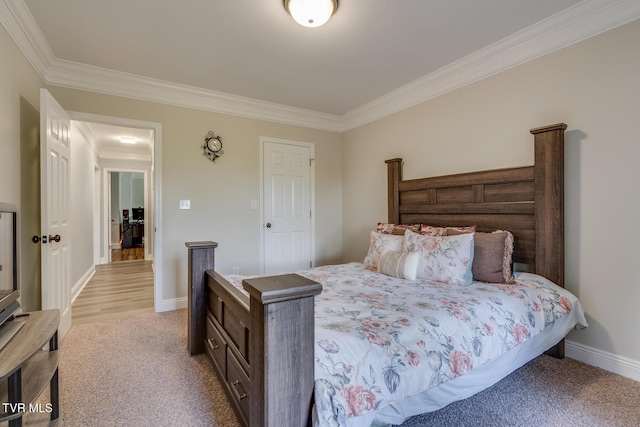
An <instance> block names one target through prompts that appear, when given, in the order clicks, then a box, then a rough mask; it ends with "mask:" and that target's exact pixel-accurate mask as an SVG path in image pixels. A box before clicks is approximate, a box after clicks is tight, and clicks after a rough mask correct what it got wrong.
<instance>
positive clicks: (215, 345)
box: [209, 338, 220, 350]
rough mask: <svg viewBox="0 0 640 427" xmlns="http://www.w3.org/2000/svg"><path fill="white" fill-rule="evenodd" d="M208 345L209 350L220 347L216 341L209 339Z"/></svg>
mask: <svg viewBox="0 0 640 427" xmlns="http://www.w3.org/2000/svg"><path fill="white" fill-rule="evenodd" d="M209 344H211V348H213V349H214V350H217V349H219V348H220V346H219V345H218V344H217V343H216V340H214V339H213V338H209Z"/></svg>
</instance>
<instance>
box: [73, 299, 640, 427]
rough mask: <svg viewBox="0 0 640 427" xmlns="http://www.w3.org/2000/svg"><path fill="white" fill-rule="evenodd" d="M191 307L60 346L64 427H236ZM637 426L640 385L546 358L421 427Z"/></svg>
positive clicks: (408, 424)
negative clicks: (193, 340) (195, 333)
mask: <svg viewBox="0 0 640 427" xmlns="http://www.w3.org/2000/svg"><path fill="white" fill-rule="evenodd" d="M186 332H187V316H186V310H178V311H174V312H168V313H160V314H142V315H138V316H135V317H131V318H126V319H120V320H108V321H102V322H99V323H87V324H82V325H78V326H74V327H73V328H72V329H71V331H70V332H69V333H68V335H67V336H66V337H65V338H64V340H63V341H62V343H61V344H60V352H61V355H60V357H61V360H60V387H61V388H60V397H61V405H62V421H63V424H62V425H63V426H65V427H66V426H68V427H74V426H82V427H86V426H91V427H94V426H95V427H101V426H105V427H106V426H109V427H111V426H156V427H157V426H203V427H205V426H212V427H217V426H220V427H222V426H224V427H227V426H229V427H235V426H239V423H238V421H237V418H236V416H235V414H234V413H233V411H232V409H231V406H230V403H229V401H228V400H227V397H226V395H225V393H224V390H223V388H222V386H221V384H220V381H219V380H218V378H217V377H216V375H215V373H214V372H213V368H212V366H211V362H210V361H209V360H208V359H207V358H206V357H205V356H204V355H200V356H196V357H189V355H188V352H187V336H186ZM533 425H535V426H594V427H595V426H597V427H604V426H625V427H626V426H640V382H637V381H633V380H630V379H628V378H624V377H621V376H619V375H615V374H612V373H610V372H607V371H604V370H602V369H599V368H595V367H593V366H589V365H585V364H583V363H580V362H577V361H575V360H572V359H568V358H566V359H563V360H558V359H553V358H551V357H547V356H541V357H539V358H537V359H535V360H533V361H532V362H530V363H529V364H527V365H525V366H524V367H522V368H521V369H519V370H517V371H516V372H514V373H513V374H511V375H509V376H508V377H507V378H505V379H503V380H502V381H500V382H499V383H497V384H496V385H494V386H493V387H490V388H489V389H487V390H485V391H483V392H481V393H478V394H477V395H475V396H473V397H471V398H469V399H466V400H463V401H460V402H455V403H453V404H451V405H449V406H448V407H446V408H444V409H442V410H440V411H437V412H434V413H431V414H425V415H420V416H417V417H413V418H411V419H409V420H407V421H405V423H403V424H402V427H417V426H497V427H501V426H533Z"/></svg>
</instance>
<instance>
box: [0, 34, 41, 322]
mask: <svg viewBox="0 0 640 427" xmlns="http://www.w3.org/2000/svg"><path fill="white" fill-rule="evenodd" d="M0 58H1V59H0V200H1V201H3V202H7V203H14V204H16V205H18V207H19V209H20V220H21V223H20V237H21V239H20V240H21V241H22V242H24V243H22V244H21V247H20V279H21V303H22V306H23V307H24V308H25V309H27V310H35V309H38V308H39V307H40V252H39V246H38V245H34V244H32V243H31V242H30V241H29V240H28V239H30V238H31V236H32V235H33V234H34V233H36V234H37V233H38V230H39V228H40V225H39V224H40V209H39V207H40V195H39V188H40V183H39V179H40V174H39V157H38V153H39V151H38V150H39V148H38V147H39V146H38V141H39V115H38V110H39V105H40V101H39V100H40V94H39V90H40V87H41V86H42V80H41V79H40V78H39V77H38V75H37V73H36V72H35V71H34V69H33V68H32V67H31V65H30V64H29V63H28V62H27V60H26V59H25V57H24V56H23V55H22V53H21V52H20V50H18V48H17V46H16V45H15V43H13V41H12V40H11V38H10V37H9V35H8V34H7V33H6V31H5V30H4V28H3V27H1V26H0ZM34 154H35V157H33V155H34Z"/></svg>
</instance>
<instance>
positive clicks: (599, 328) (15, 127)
mask: <svg viewBox="0 0 640 427" xmlns="http://www.w3.org/2000/svg"><path fill="white" fill-rule="evenodd" d="M638 40H640V21H637V22H633V23H631V24H628V25H626V26H624V27H621V28H619V29H616V30H613V31H610V32H608V33H605V34H602V35H600V36H597V37H595V38H592V39H589V40H587V41H585V42H582V43H580V44H578V45H575V46H572V47H569V48H566V49H564V50H562V51H559V52H556V53H554V54H551V55H548V56H545V57H543V58H540V59H538V60H536V61H532V62H530V63H528V64H525V65H522V66H520V67H517V68H514V69H512V70H510V71H507V72H504V73H501V74H499V75H496V76H494V77H492V78H489V79H485V80H483V81H480V82H478V83H475V84H473V85H470V86H468V87H465V88H463V89H460V90H458V91H455V92H453V93H450V94H447V95H444V96H441V97H439V98H436V99H434V100H431V101H429V102H426V103H423V104H421V105H418V106H415V107H413V108H411V109H408V110H406V111H403V112H400V113H397V114H395V115H392V116H389V117H386V118H384V119H381V120H378V121H376V122H374V123H371V124H369V125H365V126H362V127H360V128H358V129H355V130H352V131H349V132H347V133H345V134H344V135H342V136H341V135H339V134H336V133H331V132H323V131H317V130H310V129H305V128H301V127H295V126H286V125H280V124H274V123H268V122H262V121H257V120H250V119H245V118H240V117H233V116H227V115H223V114H214V113H208V112H203V111H197V110H191V109H186V108H179V107H174V106H168V105H161V104H155V103H150V102H143V101H135V100H130V99H125V98H119V97H112V96H106V95H100V94H93V93H88V92H82V91H75V90H69V89H64V88H49V89H50V91H51V92H52V94H53V95H54V96H55V97H56V98H57V99H58V101H59V102H60V103H61V104H62V105H63V106H64V107H65V108H67V109H69V110H73V111H79V112H87V113H94V114H102V115H109V116H116V117H125V118H131V119H138V120H145V121H151V122H157V123H161V124H162V133H163V141H162V142H163V146H162V156H163V161H162V165H161V167H162V172H163V178H162V179H163V185H162V209H163V223H162V224H161V226H160V228H159V232H160V233H162V236H163V239H164V240H163V256H162V259H156V263H162V266H163V272H164V281H163V283H162V288H163V298H166V299H170V298H176V297H184V296H185V295H186V250H185V248H184V242H185V241H189V240H209V239H211V240H216V241H218V242H219V243H220V247H219V250H218V252H217V263H218V265H219V266H220V268H221V270H222V271H223V272H228V271H230V269H231V268H232V266H238V267H239V268H240V270H241V272H243V273H253V272H256V271H257V268H258V263H259V260H258V256H259V248H258V244H257V243H258V239H259V227H260V224H259V223H258V211H254V210H251V209H250V208H249V206H250V201H251V200H254V199H255V200H257V199H259V172H258V171H259V165H258V139H259V137H260V136H269V137H275V138H283V139H291V140H299V141H305V142H312V143H314V144H315V147H316V219H315V221H316V260H317V262H318V263H319V264H324V263H333V262H338V261H351V260H361V259H362V258H363V257H364V255H365V252H366V247H367V239H368V232H369V230H370V229H371V228H372V227H373V225H374V224H375V222H376V221H379V220H384V219H385V218H386V200H385V193H386V177H385V172H386V168H385V164H384V160H385V159H387V158H391V157H403V158H404V159H405V169H404V171H405V178H412V177H418V176H425V175H439V174H444V173H454V172H464V171H472V170H477V169H485V168H499V167H508V166H519V165H528V164H531V163H532V160H533V148H532V137H531V135H530V134H529V132H528V130H529V129H530V128H532V127H537V126H541V125H547V124H551V123H557V122H565V123H567V124H568V125H569V128H568V131H567V134H566V243H567V245H566V255H567V256H566V261H567V265H566V283H567V288H569V289H570V290H572V291H573V292H575V293H576V294H577V295H578V296H579V297H580V299H581V300H582V302H583V304H584V306H585V310H586V312H587V317H588V320H589V323H590V327H589V328H588V329H586V330H584V331H580V332H574V333H571V335H570V339H571V340H572V341H573V342H576V343H579V344H584V345H586V346H589V347H592V348H594V349H596V350H598V351H603V352H610V353H612V354H614V355H617V356H621V357H623V358H629V359H630V360H632V361H640V341H638V340H637V339H635V337H636V336H637V330H638V328H640V311H639V310H637V305H638V301H640V283H639V280H638V274H637V273H636V270H635V268H634V267H635V262H636V260H635V258H636V257H637V254H638V250H637V242H638V241H639V240H640V230H639V229H638V227H637V226H636V225H635V223H636V222H637V214H636V212H638V210H639V209H640V200H639V196H638V191H637V188H636V187H637V184H638V182H640V168H638V166H637V165H636V163H637V159H639V158H640V144H639V141H638V130H637V129H638V127H637V122H638V112H639V111H640V49H638ZM0 55H1V57H2V61H0V200H2V201H6V202H13V203H19V204H20V201H21V200H23V203H22V205H21V209H22V210H25V209H26V208H28V209H29V213H30V215H31V216H32V217H33V216H34V215H35V210H34V208H33V205H34V204H36V203H37V201H35V200H30V201H28V202H27V201H26V200H27V199H28V195H27V194H28V193H29V191H27V190H29V189H33V188H36V190H37V187H34V186H35V185H36V183H34V182H30V180H31V179H32V177H33V174H29V173H28V171H29V170H30V169H33V170H36V168H37V165H35V166H34V164H35V163H34V161H33V159H32V158H29V157H28V156H26V155H25V156H23V157H22V158H21V154H20V152H21V150H23V152H24V153H29V152H30V151H29V150H31V151H33V147H32V146H33V142H34V141H35V134H34V129H35V128H37V121H36V120H37V119H36V118H37V114H36V113H37V111H38V110H39V107H38V105H39V93H38V90H39V88H40V87H41V86H42V81H41V80H40V79H39V78H38V76H37V74H36V73H35V72H34V70H33V68H32V67H31V66H30V65H29V64H28V63H27V62H26V61H25V59H24V57H23V56H22V54H21V53H20V52H19V51H18V49H17V47H16V46H15V44H14V43H13V42H12V41H11V40H10V38H9V37H8V36H7V34H6V32H5V31H4V30H3V29H1V28H0ZM209 130H214V131H215V132H216V133H217V134H220V135H222V136H223V140H224V142H225V155H224V156H223V158H222V159H220V160H219V161H218V162H217V163H216V164H212V163H210V162H208V161H207V160H205V159H204V158H203V157H202V155H201V150H200V145H201V143H202V139H203V137H204V135H205V134H206V132H207V131H209ZM341 144H342V145H341ZM25 147H31V148H28V149H25ZM341 149H342V151H341ZM19 165H20V166H19ZM31 194H33V192H32V191H31ZM180 199H190V200H191V205H192V209H191V210H190V211H180V210H179V209H178V201H179V200H180ZM35 209H37V207H36V208H35ZM25 214H26V213H25V212H23V217H25ZM38 219H39V218H38ZM23 246H25V245H23ZM25 247H26V246H25ZM36 256H37V254H36V255H31V256H28V257H27V256H24V255H23V260H22V268H21V272H22V274H23V279H24V276H26V274H25V268H24V266H25V264H28V263H33V264H34V266H35V265H36V264H37V263H36V262H35V259H36V258H35V257H36ZM30 271H31V273H30V274H32V275H33V270H32V269H31V270H30ZM36 276H37V274H36ZM35 280H37V278H36V277H35V276H34V277H33V280H27V281H26V283H25V280H23V305H25V301H24V300H25V299H26V300H27V303H26V305H28V306H30V307H29V308H30V309H33V308H37V304H39V284H35ZM636 363H638V362H636Z"/></svg>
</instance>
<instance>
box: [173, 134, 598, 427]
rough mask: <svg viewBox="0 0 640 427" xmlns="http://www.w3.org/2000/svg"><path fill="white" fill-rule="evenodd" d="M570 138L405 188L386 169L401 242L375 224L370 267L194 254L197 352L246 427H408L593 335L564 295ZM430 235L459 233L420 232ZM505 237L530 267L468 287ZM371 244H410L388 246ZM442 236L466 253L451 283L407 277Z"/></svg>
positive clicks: (204, 249) (191, 327)
mask: <svg viewBox="0 0 640 427" xmlns="http://www.w3.org/2000/svg"><path fill="white" fill-rule="evenodd" d="M565 129H566V125H565V124H562V123H561V124H557V125H551V126H545V127H541V128H536V129H532V130H531V133H532V134H533V135H534V144H535V150H534V152H535V161H534V165H533V166H530V167H518V168H509V169H500V170H491V171H480V172H473V173H465V174H457V175H449V176H443V177H429V178H421V179H413V180H403V179H402V160H401V159H391V160H387V162H386V163H387V170H388V219H387V221H388V222H387V223H386V224H385V226H390V227H392V229H394V231H389V232H385V231H384V229H380V225H378V229H377V230H376V232H375V233H374V232H372V234H371V242H372V244H371V245H370V248H369V254H368V255H367V258H365V262H364V263H348V264H344V265H339V266H323V267H318V268H314V269H310V270H305V271H300V272H295V273H290V274H283V275H277V276H269V277H249V278H242V277H237V276H226V277H223V276H222V275H220V274H218V273H217V272H216V271H215V268H214V267H215V250H216V247H217V244H216V243H215V242H188V243H186V246H187V248H188V263H189V277H188V281H189V314H188V319H189V321H188V349H189V352H190V354H192V355H195V354H201V353H203V352H204V353H206V354H207V355H208V356H209V358H210V359H211V361H212V362H213V363H212V364H213V366H214V368H215V370H216V372H217V373H218V375H219V377H220V379H221V380H222V382H223V384H224V385H225V388H226V390H227V393H228V396H229V397H230V400H231V402H232V404H233V407H234V409H235V411H236V413H237V414H238V417H239V419H240V420H241V422H242V423H243V424H244V425H247V426H276V425H277V426H282V425H287V426H289V425H290V426H301V425H309V424H314V425H319V426H337V425H343V426H349V427H360V426H369V425H372V424H373V423H375V424H400V423H401V422H402V421H403V420H404V419H406V418H408V417H410V416H413V415H416V414H420V413H424V412H429V411H434V410H437V409H440V408H442V407H444V406H446V405H447V404H449V403H451V402H453V401H456V400H459V399H463V398H466V397H469V396H471V395H473V394H475V393H477V392H479V391H481V390H483V389H485V388H487V387H489V386H491V385H492V384H494V383H495V382H497V381H499V380H500V379H502V378H504V377H505V376H506V375H508V374H509V373H511V372H512V371H513V370H515V369H517V368H518V367H520V366H522V365H524V364H525V363H527V362H528V361H530V360H532V359H533V358H535V357H537V356H539V355H540V354H542V353H543V352H545V351H546V352H547V353H548V354H551V355H553V356H555V357H563V356H564V342H563V338H564V336H565V335H566V334H567V333H568V332H569V331H570V330H571V329H572V328H574V327H580V326H586V321H585V319H584V314H583V312H582V309H581V307H580V303H579V301H578V300H577V299H576V298H575V296H573V295H572V294H570V293H569V292H567V291H566V290H564V289H563V285H564V229H563V227H564V217H563V198H564V195H563V181H564V174H563V162H564V159H563V143H564V130H565ZM418 224H420V225H422V224H428V226H426V227H427V228H426V229H420V230H418V229H416V228H415V227H416V226H417V225H418ZM470 224H473V227H474V230H471V231H473V232H474V233H469V230H467V229H466V227H468V226H469V225H470ZM459 227H463V228H459ZM383 228H384V227H383ZM398 230H399V232H397V231H398ZM425 230H426V231H425ZM432 230H453V231H447V232H446V235H445V234H444V233H445V232H442V234H438V233H439V232H438V233H436V235H437V237H424V235H425V234H426V235H427V236H429V235H430V234H432V233H431V231H432ZM496 230H508V231H509V233H508V235H509V236H511V237H509V239H506V240H503V242H507V243H508V244H506V243H503V244H502V245H503V246H504V247H505V248H509V255H510V257H509V261H510V262H511V261H512V262H513V263H517V264H518V265H522V266H528V269H529V270H532V272H522V273H514V274H513V275H512V276H508V277H507V275H508V274H510V271H511V270H510V268H511V265H509V266H508V267H509V272H506V271H498V273H502V274H504V280H497V282H504V283H493V282H496V280H493V282H492V283H484V282H478V281H475V280H474V281H473V282H470V275H471V264H472V263H471V260H474V254H473V250H474V247H475V248H476V249H475V250H476V253H475V257H476V258H475V259H476V260H479V259H481V257H482V256H483V255H479V254H482V253H483V252H482V250H484V249H482V248H483V246H482V245H480V244H479V242H480V241H481V240H480V236H485V237H486V236H489V237H491V238H493V237H495V234H496ZM449 233H450V234H449ZM499 233H504V232H503V231H500V232H499ZM374 237H375V239H377V240H376V242H379V241H383V240H384V241H385V242H394V243H393V244H400V242H402V244H404V245H405V246H404V247H403V250H399V251H394V250H381V251H378V247H377V246H376V245H377V243H374ZM485 237H482V238H485ZM412 239H413V240H412ZM425 239H426V240H425ZM425 241H428V242H431V243H429V244H428V245H425V243H424V242H425ZM434 241H437V242H438V244H439V245H445V244H446V245H449V246H447V247H446V248H447V251H449V252H447V253H448V254H451V253H452V252H450V251H454V252H456V254H458V253H459V254H460V256H458V255H456V256H455V257H453V256H451V257H449V258H447V259H448V261H447V262H448V263H449V264H448V265H449V266H452V267H451V269H452V270H455V272H456V273H455V274H454V279H451V277H450V276H446V278H445V279H443V278H442V277H440V278H438V277H436V279H437V280H436V281H434V280H433V277H431V276H427V277H425V276H424V275H423V277H414V276H412V274H415V273H411V272H409V271H410V270H412V269H413V267H411V268H408V267H407V266H408V265H411V266H413V265H414V264H415V265H417V264H416V262H417V261H416V260H415V259H416V258H417V256H415V253H416V252H411V254H413V255H412V258H411V262H407V263H404V261H403V262H402V264H400V263H398V262H396V261H397V260H398V259H400V258H393V257H394V256H396V257H405V256H406V255H407V254H408V252H406V249H407V246H406V245H410V244H414V243H415V244H416V245H417V246H416V247H414V248H412V250H413V249H415V250H416V251H417V252H420V251H421V250H423V249H424V248H422V249H421V247H424V246H429V245H432V242H434ZM474 242H475V243H474ZM420 245H422V246H420ZM382 246H384V245H382ZM442 248H443V250H442V253H443V254H444V253H445V252H444V246H442ZM387 249H394V248H391V247H390V246H388V247H387ZM424 250H427V249H424ZM428 250H431V249H428ZM469 251H470V252H469ZM426 254H427V256H422V257H421V258H420V263H423V262H427V261H424V260H425V259H427V258H428V259H431V258H429V257H431V256H432V255H433V253H432V252H426ZM380 255H383V256H384V257H383V258H381V257H380ZM371 257H374V258H375V259H374V260H372V259H373V258H371ZM389 258H392V261H391V262H387V261H388V260H389ZM452 260H453V261H452ZM388 265H391V266H394V267H393V268H391V270H392V271H391V272H389V271H387V270H388V268H387V266H388ZM399 265H402V266H403V267H402V269H401V270H402V273H399V271H400V270H398V266H399ZM420 265H421V267H420V268H417V270H418V271H423V272H428V273H429V274H433V269H429V268H424V265H422V264H420ZM427 267H428V266H427ZM447 268H448V267H447ZM447 268H444V269H443V271H444V270H447ZM421 269H422V270H421ZM413 270H414V271H415V269H413ZM436 270H437V269H436ZM504 270H506V269H504ZM407 272H409V273H407ZM383 273H385V274H383ZM463 273H464V274H463ZM493 273H495V271H494V272H493ZM407 274H408V276H407ZM447 274H448V273H447ZM479 274H480V273H479ZM403 275H404V276H403ZM405 276H406V277H408V279H406V278H403V277H405ZM473 276H474V277H475V276H476V271H475V270H474V271H473ZM434 277H435V276H434ZM480 277H484V276H480ZM468 279H469V280H468ZM459 280H464V283H462V282H459Z"/></svg>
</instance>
